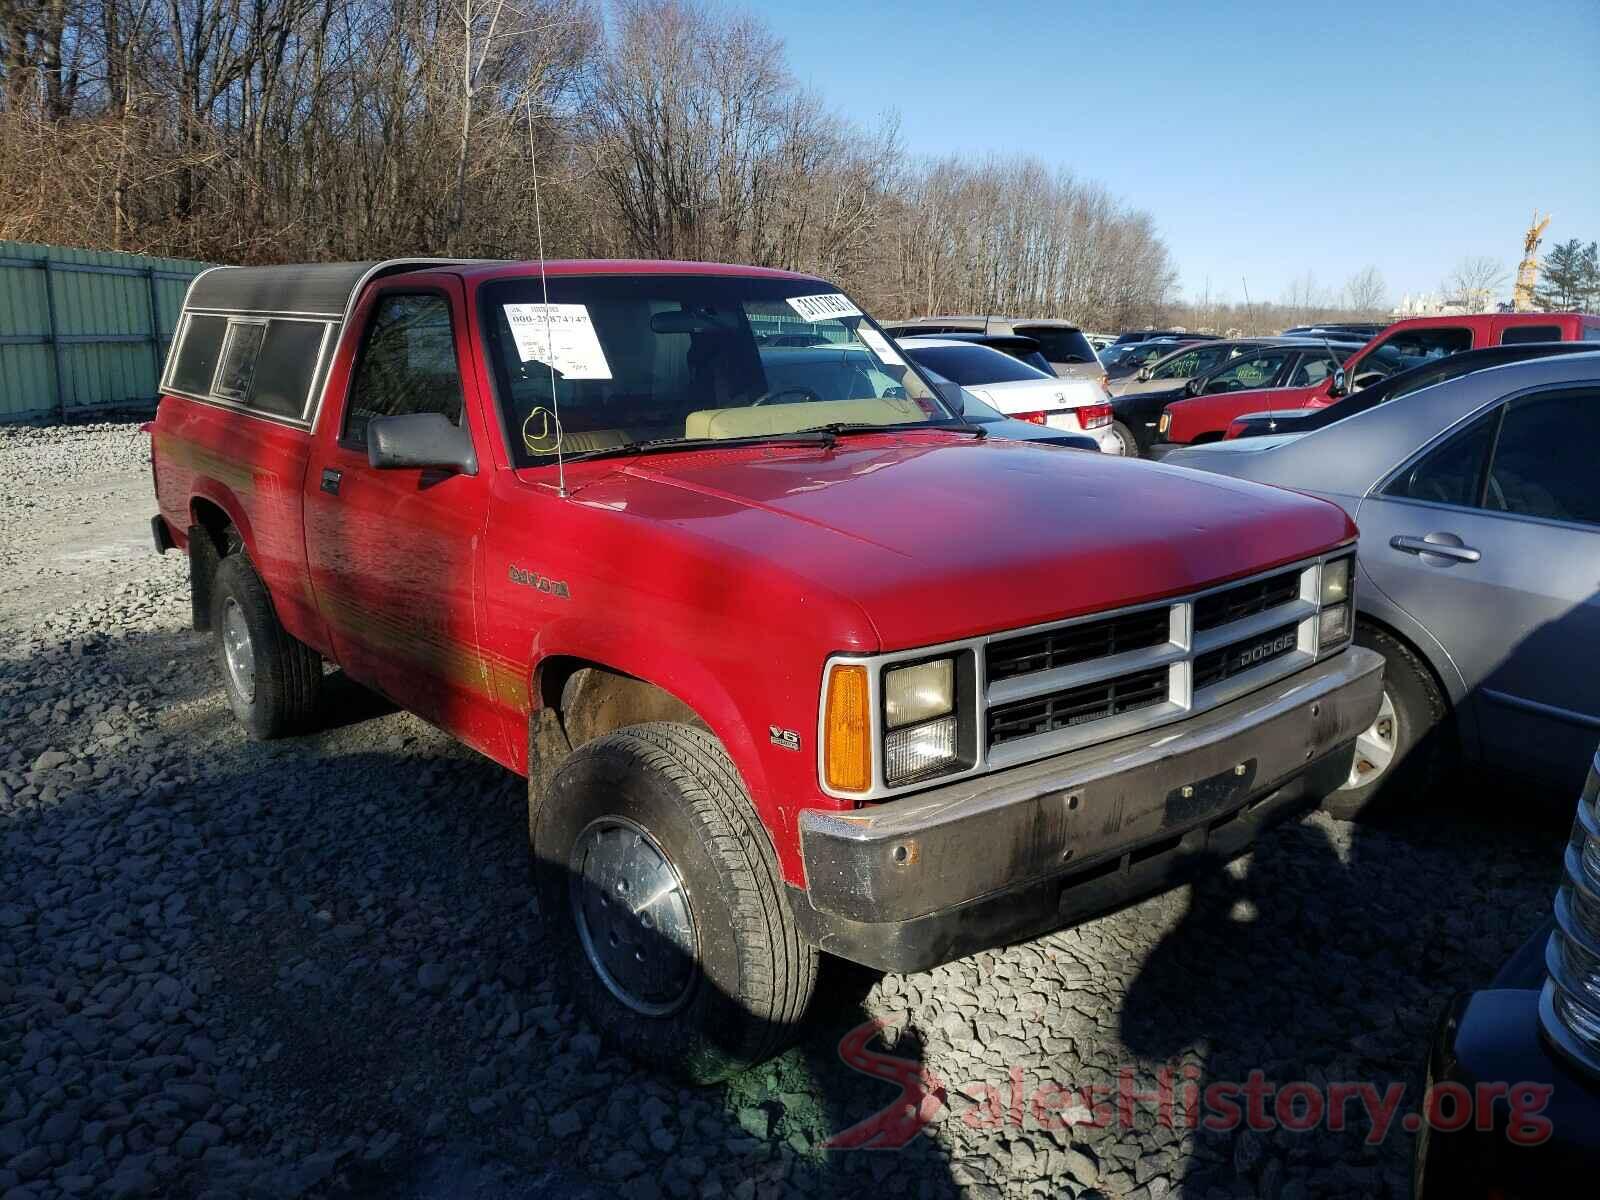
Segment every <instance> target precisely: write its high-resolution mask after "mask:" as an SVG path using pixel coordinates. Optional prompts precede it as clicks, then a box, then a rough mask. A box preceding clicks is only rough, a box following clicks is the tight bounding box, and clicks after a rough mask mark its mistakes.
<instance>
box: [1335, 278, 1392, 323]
mask: <svg viewBox="0 0 1600 1200" xmlns="http://www.w3.org/2000/svg"><path fill="white" fill-rule="evenodd" d="M1388 306H1389V287H1388V285H1387V284H1385V283H1384V282H1383V275H1382V274H1380V273H1379V271H1378V268H1377V267H1375V266H1366V267H1363V268H1361V270H1359V271H1357V272H1356V273H1355V274H1354V275H1352V276H1350V278H1349V279H1347V280H1345V285H1344V307H1345V308H1346V309H1348V310H1349V311H1350V312H1353V313H1361V314H1363V315H1368V316H1371V315H1375V314H1377V313H1380V312H1383V311H1384V310H1385V309H1387V308H1388Z"/></svg>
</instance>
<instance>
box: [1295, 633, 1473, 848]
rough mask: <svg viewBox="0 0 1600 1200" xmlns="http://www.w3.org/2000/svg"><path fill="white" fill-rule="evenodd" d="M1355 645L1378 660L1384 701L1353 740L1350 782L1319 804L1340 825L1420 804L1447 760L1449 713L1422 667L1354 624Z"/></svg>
mask: <svg viewBox="0 0 1600 1200" xmlns="http://www.w3.org/2000/svg"><path fill="white" fill-rule="evenodd" d="M1355 641H1356V645H1358V646H1366V647H1368V648H1369V649H1372V650H1376V651H1377V652H1378V653H1379V654H1381V655H1383V701H1382V706H1381V708H1380V709H1379V712H1378V717H1377V720H1375V721H1374V722H1373V723H1372V725H1370V726H1369V727H1368V728H1367V729H1366V730H1365V731H1364V732H1363V733H1362V734H1361V735H1360V736H1358V737H1357V738H1356V758H1355V762H1354V764H1353V765H1352V766H1351V769H1350V779H1349V781H1348V782H1347V783H1346V784H1345V786H1344V787H1342V788H1340V789H1339V790H1338V791H1336V792H1334V793H1333V794H1331V795H1329V796H1327V797H1326V798H1325V799H1324V800H1323V801H1322V807H1323V809H1324V810H1325V811H1327V812H1328V813H1330V814H1332V815H1333V816H1335V817H1338V818H1339V819H1341V820H1345V821H1355V820H1359V819H1360V818H1362V817H1366V816H1371V815H1374V814H1375V813H1377V812H1378V811H1379V810H1380V809H1381V808H1382V807H1384V806H1385V805H1387V804H1389V803H1391V802H1393V801H1395V800H1398V799H1406V800H1410V799H1421V798H1424V797H1425V796H1426V794H1427V793H1428V792H1430V791H1431V790H1432V789H1433V786H1434V784H1435V783H1436V782H1437V781H1438V779H1439V776H1440V774H1441V773H1442V772H1443V770H1444V767H1445V764H1446V763H1447V762H1448V760H1449V752H1448V748H1447V742H1448V731H1447V728H1446V724H1445V718H1446V717H1447V716H1448V715H1449V708H1448V706H1447V705H1446V704H1445V701H1444V696H1443V695H1442V694H1441V692H1440V691H1439V686H1438V684H1436V683H1435V682H1434V679H1433V673H1432V672H1431V671H1430V670H1428V667H1427V665H1426V664H1425V663H1423V662H1422V660H1421V659H1419V658H1418V657H1417V656H1416V654H1415V652H1413V651H1412V649H1411V647H1409V646H1407V645H1405V644H1404V643H1403V642H1401V641H1399V640H1398V639H1396V638H1394V637H1391V636H1390V635H1389V634H1387V633H1385V632H1383V631H1382V630H1381V629H1377V628H1375V627H1374V626H1371V625H1367V624H1362V623H1357V625H1356V636H1355Z"/></svg>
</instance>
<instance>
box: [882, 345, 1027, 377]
mask: <svg viewBox="0 0 1600 1200" xmlns="http://www.w3.org/2000/svg"><path fill="white" fill-rule="evenodd" d="M904 349H905V352H906V353H907V354H909V355H910V356H911V357H912V359H914V360H915V361H916V363H917V365H918V366H921V367H927V368H928V369H929V370H930V371H937V372H938V373H939V374H940V375H943V376H944V377H945V378H946V379H953V380H955V381H956V382H957V383H959V384H960V385H961V386H962V387H981V386H982V385H984V384H986V383H1018V382H1021V381H1022V380H1025V379H1048V378H1051V377H1050V376H1048V375H1046V374H1045V373H1044V372H1043V371H1040V370H1037V369H1036V368H1034V367H1030V366H1029V365H1028V364H1027V363H1024V362H1019V361H1018V360H1017V359H1014V358H1012V357H1011V356H1010V355H1009V354H1001V353H1000V351H998V350H991V349H989V347H987V346H918V345H915V344H912V345H910V346H906V347H904Z"/></svg>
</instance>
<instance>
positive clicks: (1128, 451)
mask: <svg viewBox="0 0 1600 1200" xmlns="http://www.w3.org/2000/svg"><path fill="white" fill-rule="evenodd" d="M1111 432H1112V434H1113V435H1114V436H1115V437H1116V439H1117V441H1119V442H1121V443H1122V457H1123V458H1138V457H1139V439H1138V438H1136V437H1134V436H1133V430H1131V429H1129V428H1128V427H1127V426H1126V425H1124V424H1123V423H1122V422H1121V421H1113V422H1111Z"/></svg>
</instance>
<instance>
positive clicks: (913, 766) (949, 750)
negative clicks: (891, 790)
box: [883, 714, 956, 787]
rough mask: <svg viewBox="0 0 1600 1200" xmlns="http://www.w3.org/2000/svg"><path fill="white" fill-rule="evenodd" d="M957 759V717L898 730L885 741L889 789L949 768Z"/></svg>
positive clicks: (885, 767)
mask: <svg viewBox="0 0 1600 1200" xmlns="http://www.w3.org/2000/svg"><path fill="white" fill-rule="evenodd" d="M955 760H956V718H955V715H954V714H951V715H950V716H948V717H939V718H938V719H936V720H933V721H926V722H924V723H923V724H921V725H913V726H911V727H910V728H908V729H897V730H895V731H894V732H893V733H890V734H888V735H887V736H885V737H884V739H883V781H884V782H885V783H886V784H888V785H889V786H890V787H894V786H895V785H896V784H899V783H906V782H908V781H910V780H912V779H916V778H917V777H919V776H921V775H926V774H928V773H930V772H932V771H936V770H939V769H940V768H943V767H946V766H948V765H949V764H951V763H953V762H955Z"/></svg>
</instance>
